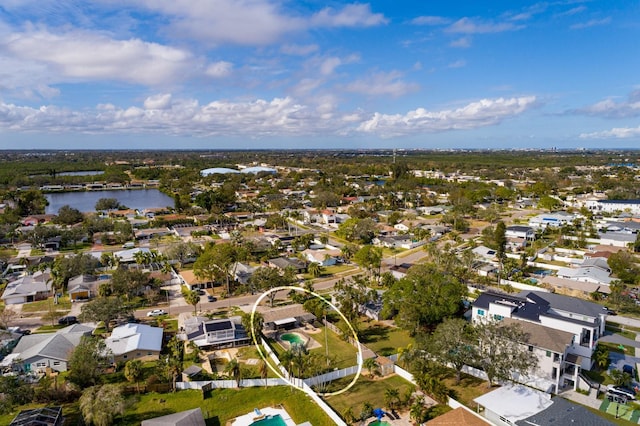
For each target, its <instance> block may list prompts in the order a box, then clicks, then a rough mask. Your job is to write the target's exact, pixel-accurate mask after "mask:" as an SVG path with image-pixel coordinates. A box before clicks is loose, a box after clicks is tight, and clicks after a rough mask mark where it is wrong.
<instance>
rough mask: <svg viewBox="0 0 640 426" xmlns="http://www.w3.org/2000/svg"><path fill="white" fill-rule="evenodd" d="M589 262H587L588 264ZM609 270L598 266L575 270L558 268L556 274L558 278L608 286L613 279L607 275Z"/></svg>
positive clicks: (581, 267)
mask: <svg viewBox="0 0 640 426" xmlns="http://www.w3.org/2000/svg"><path fill="white" fill-rule="evenodd" d="M589 263H590V262H587V264H589ZM609 272H610V270H605V269H603V268H601V267H599V266H595V265H594V266H582V265H581V266H579V267H577V268H560V269H558V271H557V272H556V275H557V276H558V278H566V279H568V280H575V281H583V282H588V283H594V284H604V285H610V284H611V281H613V279H612V278H611V276H610V275H609Z"/></svg>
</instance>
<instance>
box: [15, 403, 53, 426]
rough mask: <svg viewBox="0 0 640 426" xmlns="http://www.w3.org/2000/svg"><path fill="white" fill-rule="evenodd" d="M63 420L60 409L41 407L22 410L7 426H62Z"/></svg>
mask: <svg viewBox="0 0 640 426" xmlns="http://www.w3.org/2000/svg"><path fill="white" fill-rule="evenodd" d="M64 420H65V418H64V417H63V416H62V407H60V406H57V407H42V408H32V409H29V410H22V411H20V412H19V413H18V415H17V416H15V417H14V418H13V420H12V421H11V423H9V426H62V425H63V424H64Z"/></svg>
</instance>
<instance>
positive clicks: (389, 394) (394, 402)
mask: <svg viewBox="0 0 640 426" xmlns="http://www.w3.org/2000/svg"><path fill="white" fill-rule="evenodd" d="M384 402H385V404H387V407H389V410H391V411H395V409H396V407H397V406H398V403H399V402H400V391H398V389H397V388H388V389H386V390H385V391H384Z"/></svg>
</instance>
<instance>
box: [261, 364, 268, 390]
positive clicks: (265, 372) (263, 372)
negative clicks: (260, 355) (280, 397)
mask: <svg viewBox="0 0 640 426" xmlns="http://www.w3.org/2000/svg"><path fill="white" fill-rule="evenodd" d="M258 371H259V372H260V377H261V378H262V379H263V380H264V387H265V388H266V387H267V386H268V384H269V382H268V380H267V377H268V376H269V366H268V365H267V363H266V361H265V360H260V363H259V364H258Z"/></svg>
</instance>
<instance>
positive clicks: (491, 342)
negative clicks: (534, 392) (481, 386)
mask: <svg viewBox="0 0 640 426" xmlns="http://www.w3.org/2000/svg"><path fill="white" fill-rule="evenodd" d="M474 330H475V334H476V337H477V345H476V348H475V354H476V359H475V362H474V364H475V365H477V366H480V368H482V370H484V372H485V373H487V377H488V379H489V380H488V383H487V385H488V386H489V387H491V386H492V385H493V382H494V381H495V379H502V380H511V379H512V377H511V374H512V373H518V374H519V375H520V376H528V375H530V373H531V372H532V371H533V370H534V368H535V367H536V366H537V365H538V360H537V358H536V356H535V355H534V354H533V352H529V349H528V347H527V345H525V343H526V342H527V334H526V333H525V332H524V331H522V328H521V327H520V325H519V324H513V323H511V324H504V323H502V322H500V321H494V320H491V321H484V322H480V323H477V324H475V326H474Z"/></svg>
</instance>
